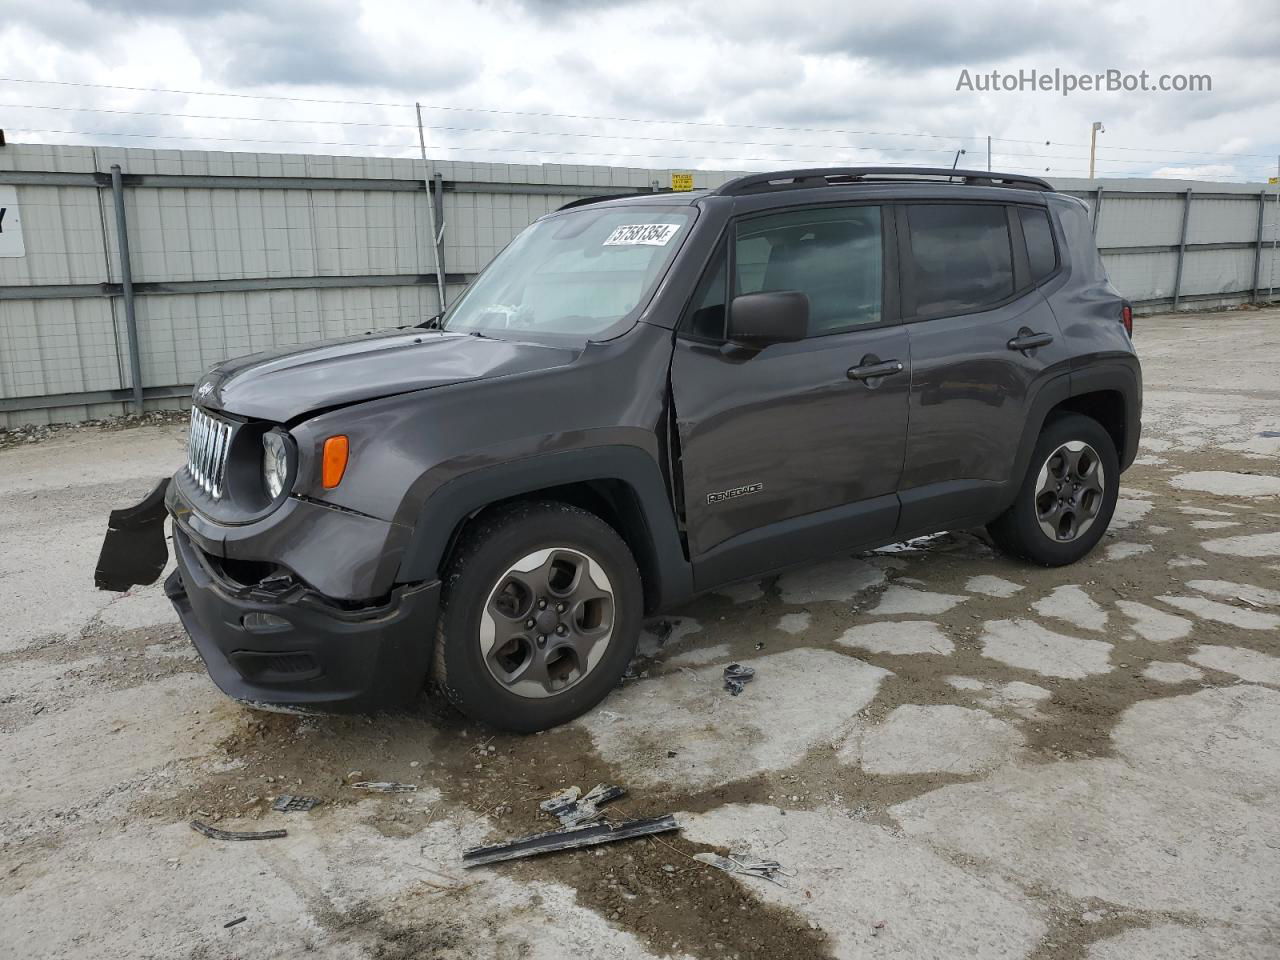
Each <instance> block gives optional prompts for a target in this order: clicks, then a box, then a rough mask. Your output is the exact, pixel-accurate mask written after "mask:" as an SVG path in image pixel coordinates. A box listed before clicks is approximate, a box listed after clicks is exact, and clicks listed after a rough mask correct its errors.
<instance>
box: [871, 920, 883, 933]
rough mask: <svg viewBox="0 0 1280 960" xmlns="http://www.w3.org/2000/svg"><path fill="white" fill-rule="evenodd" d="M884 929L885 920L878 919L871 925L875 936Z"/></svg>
mask: <svg viewBox="0 0 1280 960" xmlns="http://www.w3.org/2000/svg"><path fill="white" fill-rule="evenodd" d="M883 929H884V921H883V920H877V921H876V922H875V923H873V924H872V925H871V935H872V936H873V937H878V936H880V931H882V930H883Z"/></svg>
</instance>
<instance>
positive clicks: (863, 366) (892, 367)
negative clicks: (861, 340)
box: [849, 357, 903, 383]
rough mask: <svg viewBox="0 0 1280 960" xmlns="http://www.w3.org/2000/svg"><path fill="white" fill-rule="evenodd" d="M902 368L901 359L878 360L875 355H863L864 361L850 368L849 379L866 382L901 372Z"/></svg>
mask: <svg viewBox="0 0 1280 960" xmlns="http://www.w3.org/2000/svg"><path fill="white" fill-rule="evenodd" d="M902 369H903V367H902V361H900V360H876V359H875V358H874V357H863V358H862V363H860V364H859V365H858V366H856V367H850V368H849V379H850V380H861V381H863V382H864V383H865V382H866V381H867V380H876V379H878V378H880V377H890V376H893V375H894V374H895V373H901V372H902Z"/></svg>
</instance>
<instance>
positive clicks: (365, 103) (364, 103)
mask: <svg viewBox="0 0 1280 960" xmlns="http://www.w3.org/2000/svg"><path fill="white" fill-rule="evenodd" d="M0 82H4V83H26V84H41V85H49V86H64V87H81V88H91V89H98V90H124V91H130V92H135V93H166V94H178V95H182V96H192V97H229V98H236V99H244V100H271V101H278V102H285V103H316V104H326V105H334V104H338V105H347V106H361V107H390V108H406V109H407V108H411V107H412V106H413V104H411V103H396V102H390V101H377V100H341V99H324V98H319V97H288V96H282V95H276V94H249V93H231V92H223V91H213V90H179V89H173V88H166V87H142V86H126V85H123V84H109V83H88V82H78V81H71V80H37V79H33V78H26V77H0ZM61 109H70V108H61ZM423 109H424V110H439V111H453V112H459V113H482V114H497V115H503V116H521V117H543V118H554V119H561V120H591V121H597V122H599V121H605V122H610V123H642V124H666V125H674V126H694V127H716V128H730V129H741V130H772V131H786V132H794V133H832V134H839V135H841V136H861V137H914V138H923V139H930V140H966V141H979V140H983V139H985V138H984V137H980V136H976V135H964V134H936V133H910V132H906V131H897V132H894V131H877V130H846V129H840V128H834V127H797V126H790V125H767V124H748V123H726V122H723V121H712V120H662V119H645V118H639V117H610V116H600V115H594V114H574V113H555V112H551V111H526V110H500V109H497V108H492V107H459V106H452V105H450V106H443V105H439V104H423ZM119 112H125V111H119ZM158 115H164V114H158ZM175 116H179V115H177V114H175ZM210 119H214V118H210ZM229 119H230V118H229ZM245 119H247V118H245ZM263 119H265V118H263ZM313 122H331V121H313ZM353 125H354V124H353ZM370 125H373V124H370ZM387 126H406V127H407V126H410V125H409V124H395V125H391V124H388V125H387ZM992 140H993V142H1000V143H1021V144H1027V145H1031V144H1044V145H1045V146H1050V145H1053V146H1063V147H1081V148H1083V147H1086V146H1088V145H1087V144H1083V143H1066V142H1060V141H1046V140H1025V139H1013V138H1008V137H993V138H992ZM1105 149H1108V150H1124V151H1132V152H1145V153H1170V154H1182V155H1192V154H1202V155H1206V156H1222V157H1240V158H1249V159H1262V160H1268V161H1270V160H1271V159H1272V158H1273V156H1274V155H1273V154H1260V153H1234V152H1223V151H1212V150H1176V149H1169V148H1163V147H1137V146H1127V145H1115V144H1109V145H1108V146H1107V147H1106V148H1105Z"/></svg>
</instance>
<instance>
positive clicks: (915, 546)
mask: <svg viewBox="0 0 1280 960" xmlns="http://www.w3.org/2000/svg"><path fill="white" fill-rule="evenodd" d="M945 536H947V531H946V530H943V531H942V532H941V533H930V534H927V535H926V536H923V537H912V538H911V539H910V540H903V541H902V542H901V543H890V544H886V545H885V546H883V547H876V548H875V549H874V550H872V551H871V552H872V553H880V554H884V553H919V552H920V551H921V550H924V549H926V548H927V547H928V546H929V544H930V543H931V542H933V541H934V540H938V539H940V538H942V537H945Z"/></svg>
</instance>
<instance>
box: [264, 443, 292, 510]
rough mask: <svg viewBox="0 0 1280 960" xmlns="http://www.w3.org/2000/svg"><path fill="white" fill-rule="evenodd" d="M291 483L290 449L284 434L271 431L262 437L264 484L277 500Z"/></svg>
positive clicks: (273, 498)
mask: <svg viewBox="0 0 1280 960" xmlns="http://www.w3.org/2000/svg"><path fill="white" fill-rule="evenodd" d="M288 482H289V448H288V446H287V445H286V444H285V439H284V436H283V434H280V433H278V432H277V431H275V430H271V431H269V432H267V433H264V434H263V435H262V484H263V486H264V487H266V490H267V497H268V498H269V499H271V500H275V499H276V498H277V497H279V496H280V494H282V493H284V488H285V485H286V484H287V483H288Z"/></svg>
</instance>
